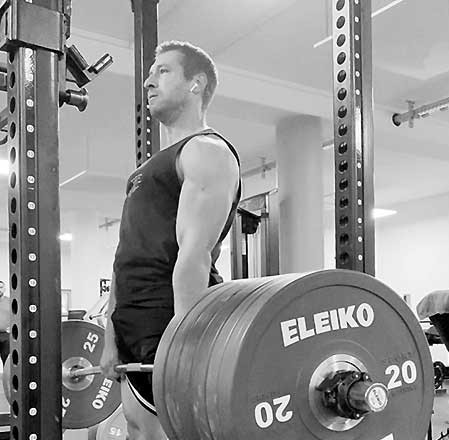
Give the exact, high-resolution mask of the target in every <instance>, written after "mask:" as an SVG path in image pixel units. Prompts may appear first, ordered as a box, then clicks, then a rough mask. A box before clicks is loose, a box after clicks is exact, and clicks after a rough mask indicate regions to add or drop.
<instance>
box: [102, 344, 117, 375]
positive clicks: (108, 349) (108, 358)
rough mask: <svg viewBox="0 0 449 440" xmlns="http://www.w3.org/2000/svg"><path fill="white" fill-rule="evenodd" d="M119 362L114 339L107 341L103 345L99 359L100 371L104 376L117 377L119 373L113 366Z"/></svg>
mask: <svg viewBox="0 0 449 440" xmlns="http://www.w3.org/2000/svg"><path fill="white" fill-rule="evenodd" d="M119 363H120V360H119V358H118V350H117V345H116V343H115V341H112V342H107V343H106V344H105V345H104V348H103V353H102V355H101V359H100V367H101V371H102V372H103V374H104V375H105V376H106V377H109V378H113V379H118V378H119V376H120V374H119V373H117V372H116V371H115V370H114V367H115V366H116V365H118V364H119Z"/></svg>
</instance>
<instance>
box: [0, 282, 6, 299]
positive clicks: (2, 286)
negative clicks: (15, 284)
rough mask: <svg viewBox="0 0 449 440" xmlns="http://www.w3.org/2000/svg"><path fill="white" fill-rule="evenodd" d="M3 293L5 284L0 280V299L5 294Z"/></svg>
mask: <svg viewBox="0 0 449 440" xmlns="http://www.w3.org/2000/svg"><path fill="white" fill-rule="evenodd" d="M5 292H6V285H5V282H4V281H2V280H0V298H1V297H2V296H3V295H4V294H5Z"/></svg>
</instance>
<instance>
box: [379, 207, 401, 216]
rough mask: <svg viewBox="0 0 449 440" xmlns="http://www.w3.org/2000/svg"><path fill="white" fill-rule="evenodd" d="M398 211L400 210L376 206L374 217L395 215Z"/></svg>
mask: <svg viewBox="0 0 449 440" xmlns="http://www.w3.org/2000/svg"><path fill="white" fill-rule="evenodd" d="M397 213H398V212H397V211H394V210H393V209H380V208H374V209H373V218H382V217H389V216H390V215H395V214H397Z"/></svg>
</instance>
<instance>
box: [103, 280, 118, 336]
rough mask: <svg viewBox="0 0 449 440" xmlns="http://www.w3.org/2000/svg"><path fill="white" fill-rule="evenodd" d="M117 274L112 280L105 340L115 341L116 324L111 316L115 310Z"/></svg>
mask: <svg viewBox="0 0 449 440" xmlns="http://www.w3.org/2000/svg"><path fill="white" fill-rule="evenodd" d="M115 304H116V301H115V274H112V281H111V290H110V292H109V301H108V312H107V318H106V329H105V342H106V343H110V342H115V332H114V324H113V323H112V320H111V316H112V313H113V312H114V310H115Z"/></svg>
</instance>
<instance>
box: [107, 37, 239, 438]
mask: <svg viewBox="0 0 449 440" xmlns="http://www.w3.org/2000/svg"><path fill="white" fill-rule="evenodd" d="M216 85H217V73H216V68H215V65H214V63H213V61H212V60H211V58H210V57H209V56H208V55H207V54H206V53H205V52H204V51H203V50H201V49H199V48H197V47H195V46H192V45H191V44H189V43H182V42H168V43H164V44H162V45H160V46H159V47H158V49H157V51H156V60H155V62H154V64H153V65H152V67H151V69H150V72H149V76H148V79H147V80H146V81H145V84H144V86H145V87H146V88H147V89H148V103H149V108H150V112H151V114H152V116H153V117H155V118H157V119H158V120H159V121H160V122H161V124H162V127H163V128H164V129H165V131H166V137H167V145H169V146H168V147H167V148H165V149H162V150H161V151H160V152H158V153H157V154H155V155H154V156H153V157H152V158H150V160H148V161H147V162H146V163H145V164H143V165H142V166H141V167H139V168H138V169H137V170H136V171H135V172H134V173H133V174H132V175H131V176H130V178H129V180H128V185H127V198H126V200H125V203H124V207H123V213H122V220H121V225H120V241H119V245H118V247H117V252H116V255H115V262H114V273H113V282H112V288H111V294H110V301H109V313H108V320H107V326H106V338H105V349H104V352H103V356H102V359H101V366H102V368H103V371H104V372H105V374H107V375H109V376H114V375H115V376H117V375H116V374H115V372H114V370H113V366H114V365H115V364H117V363H119V362H123V363H130V362H142V363H151V364H152V363H153V362H154V357H155V353H156V349H157V346H158V343H159V340H160V338H161V336H162V333H163V332H164V330H165V328H166V327H167V325H168V323H169V321H170V320H171V319H172V318H173V315H174V314H175V315H176V317H177V318H178V317H182V316H183V315H185V314H186V313H187V312H188V311H189V309H190V308H191V307H192V306H193V305H194V304H195V303H196V302H197V301H198V300H199V299H200V298H201V297H202V296H203V295H204V294H205V289H206V288H207V287H208V286H210V285H213V284H217V283H218V282H221V279H220V277H219V275H218V273H217V271H216V269H215V266H214V263H215V261H216V259H217V258H218V255H219V252H220V244H221V241H222V240H223V239H224V237H225V236H226V234H227V232H228V231H229V228H230V226H231V224H232V220H233V218H234V215H235V210H236V209H237V205H238V202H239V198H240V176H239V175H240V170H239V160H238V156H237V153H236V151H235V150H234V148H233V147H232V145H231V144H230V143H229V142H228V141H226V140H225V139H224V138H223V137H222V136H221V135H219V134H218V133H216V132H215V131H214V130H212V129H209V128H208V127H207V125H206V110H207V107H208V105H209V103H210V101H211V99H212V97H213V95H214V92H215V88H216ZM112 312H113V313H112ZM121 391H122V403H123V410H124V414H125V417H126V419H127V424H128V434H129V436H130V439H132V440H144V439H145V440H160V439H164V440H165V439H166V435H165V434H164V432H163V430H162V428H161V426H160V423H159V421H158V419H157V414H156V411H155V407H154V399H153V395H152V376H151V374H146V373H128V374H127V375H126V378H124V379H122V381H121Z"/></svg>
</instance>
